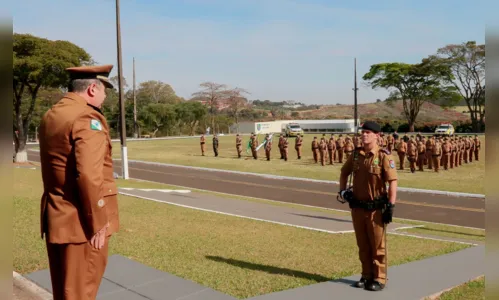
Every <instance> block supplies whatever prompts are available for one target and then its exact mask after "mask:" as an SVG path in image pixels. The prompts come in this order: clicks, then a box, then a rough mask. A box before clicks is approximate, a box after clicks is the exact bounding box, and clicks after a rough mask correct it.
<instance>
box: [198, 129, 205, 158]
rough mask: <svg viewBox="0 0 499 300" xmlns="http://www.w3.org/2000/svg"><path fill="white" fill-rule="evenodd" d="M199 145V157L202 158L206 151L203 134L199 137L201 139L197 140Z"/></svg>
mask: <svg viewBox="0 0 499 300" xmlns="http://www.w3.org/2000/svg"><path fill="white" fill-rule="evenodd" d="M199 143H200V144H201V155H202V156H204V152H205V151H206V148H205V144H206V138H205V137H204V134H203V135H202V136H201V138H199Z"/></svg>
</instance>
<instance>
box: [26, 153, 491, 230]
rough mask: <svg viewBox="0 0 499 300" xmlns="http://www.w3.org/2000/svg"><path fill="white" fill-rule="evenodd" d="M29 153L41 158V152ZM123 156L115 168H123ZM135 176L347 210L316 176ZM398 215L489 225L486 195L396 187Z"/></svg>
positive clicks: (141, 169)
mask: <svg viewBox="0 0 499 300" xmlns="http://www.w3.org/2000/svg"><path fill="white" fill-rule="evenodd" d="M28 157H29V159H30V160H32V161H39V155H38V153H37V152H32V151H30V152H29V156H28ZM120 163H121V162H120V161H119V160H118V161H115V171H116V172H118V173H119V174H121V167H120ZM129 176H130V177H131V178H136V179H142V180H149V181H155V182H160V183H165V184H172V185H180V186H185V187H189V188H197V189H204V190H210V191H215V192H222V193H229V194H235V195H241V196H249V197H257V198H263V199H269V200H275V201H282V202H290V203H298V204H306V205H312V206H319V207H324V208H333V209H342V210H347V209H348V206H347V204H341V203H339V202H338V201H336V195H337V193H338V185H336V184H330V183H320V182H312V181H297V180H287V179H274V178H268V177H261V176H255V175H246V174H236V173H228V172H223V171H216V170H199V169H190V168H185V167H181V166H165V165H154V164H146V163H141V162H129ZM395 216H396V217H399V218H405V219H412V220H420V221H428V222H436V223H445V224H452V225H459V226H467V227H476V228H482V229H484V228H485V199H483V198H473V197H456V196H449V195H439V194H427V193H417V192H402V191H400V192H399V193H398V204H397V207H396V212H395Z"/></svg>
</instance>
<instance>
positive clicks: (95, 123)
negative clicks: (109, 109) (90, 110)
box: [90, 119, 102, 131]
mask: <svg viewBox="0 0 499 300" xmlns="http://www.w3.org/2000/svg"><path fill="white" fill-rule="evenodd" d="M90 129H92V130H98V131H102V124H101V122H100V121H99V120H96V119H92V120H91V121H90Z"/></svg>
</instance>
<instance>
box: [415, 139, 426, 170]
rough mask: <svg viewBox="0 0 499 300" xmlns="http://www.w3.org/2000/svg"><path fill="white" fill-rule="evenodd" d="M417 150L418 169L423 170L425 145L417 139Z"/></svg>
mask: <svg viewBox="0 0 499 300" xmlns="http://www.w3.org/2000/svg"><path fill="white" fill-rule="evenodd" d="M417 151H418V169H419V171H424V159H425V157H426V145H425V144H424V143H423V142H422V141H419V142H418V145H417Z"/></svg>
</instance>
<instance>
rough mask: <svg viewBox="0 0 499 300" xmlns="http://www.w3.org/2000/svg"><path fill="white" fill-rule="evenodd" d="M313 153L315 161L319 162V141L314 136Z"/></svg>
mask: <svg viewBox="0 0 499 300" xmlns="http://www.w3.org/2000/svg"><path fill="white" fill-rule="evenodd" d="M312 154H313V155H314V161H315V162H316V163H317V162H318V161H319V157H318V156H319V142H317V139H316V138H314V140H313V141H312Z"/></svg>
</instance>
